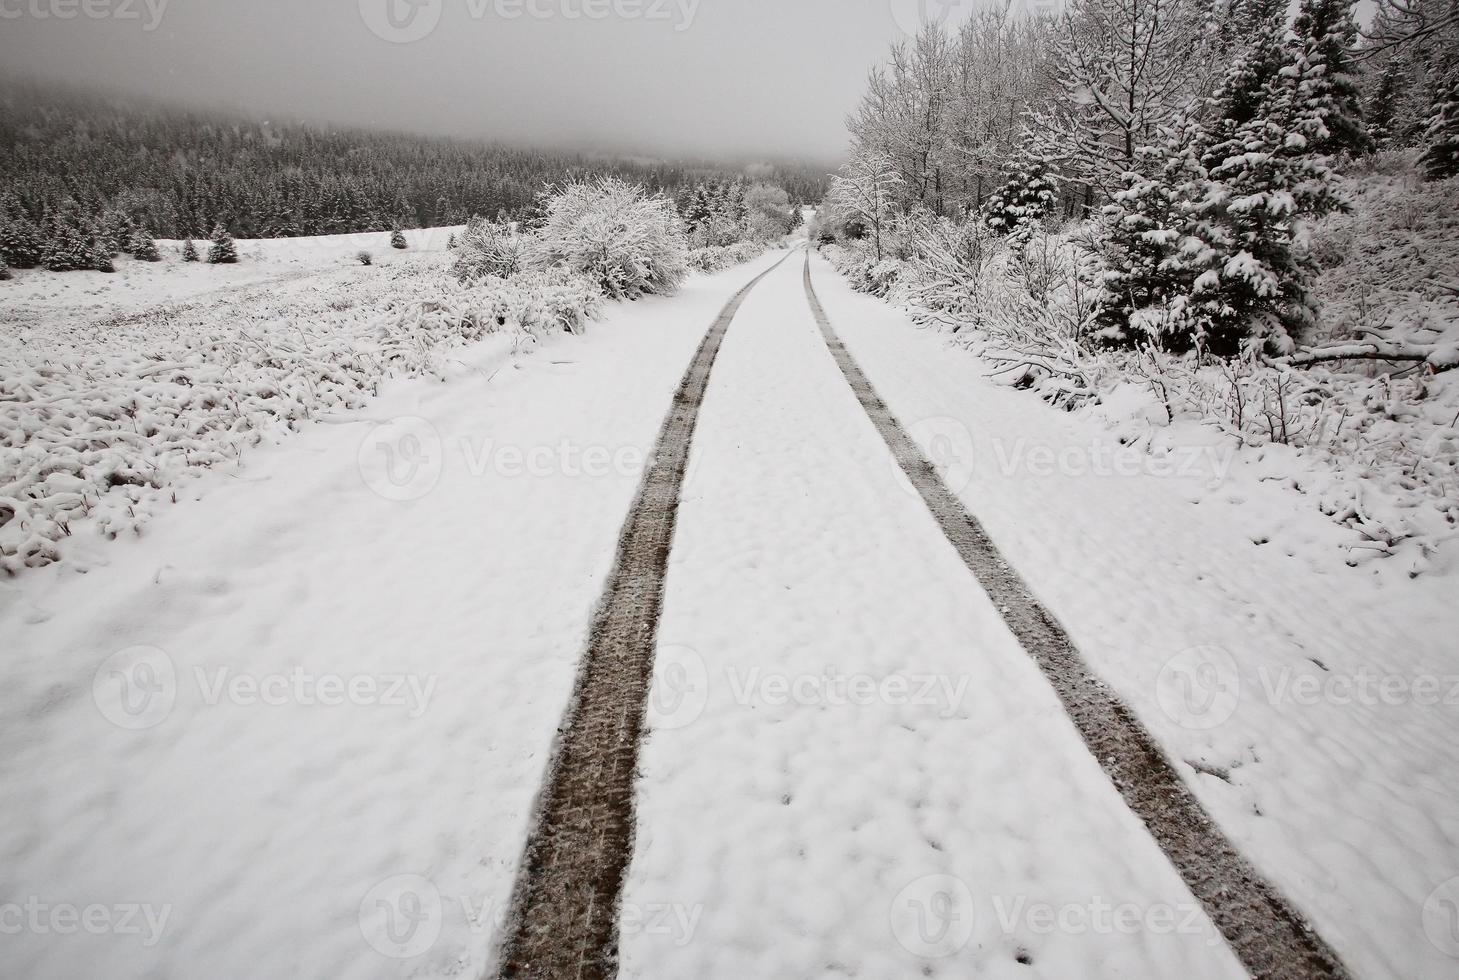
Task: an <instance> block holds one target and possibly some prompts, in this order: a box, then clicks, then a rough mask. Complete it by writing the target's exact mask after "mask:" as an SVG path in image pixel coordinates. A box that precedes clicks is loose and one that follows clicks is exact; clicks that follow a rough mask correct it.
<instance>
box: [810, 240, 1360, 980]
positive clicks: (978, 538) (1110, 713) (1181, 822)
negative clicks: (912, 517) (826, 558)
mask: <svg viewBox="0 0 1459 980" xmlns="http://www.w3.org/2000/svg"><path fill="white" fill-rule="evenodd" d="M804 278H805V293H806V299H807V300H808V301H809V302H810V306H811V312H812V313H813V314H814V315H815V319H816V323H817V324H818V325H819V326H820V328H821V335H822V336H823V337H824V338H825V341H826V346H827V347H828V348H829V349H830V351H831V355H832V357H834V358H835V360H836V364H837V366H838V367H840V369H841V373H842V374H843V375H844V376H845V378H846V381H847V382H848V383H849V384H850V385H851V390H852V391H853V392H854V393H855V395H856V398H857V400H858V401H859V402H860V403H861V407H862V408H863V409H864V410H865V411H866V414H867V416H868V417H869V418H870V419H871V422H872V424H873V425H875V426H876V429H877V431H878V432H880V433H881V436H882V439H883V440H885V442H886V444H887V446H888V447H889V448H890V449H891V451H892V454H893V456H894V457H895V458H896V460H897V463H898V465H899V466H900V467H901V468H902V471H903V472H904V473H906V475H907V478H908V479H909V480H910V481H911V483H912V485H913V486H914V487H916V488H917V492H918V493H919V494H920V495H921V496H922V499H923V500H924V501H925V502H926V504H927V506H928V508H929V509H930V510H931V511H932V516H933V518H934V519H936V521H937V523H938V526H939V527H941V528H942V531H943V533H944V534H945V535H946V536H947V539H948V541H949V542H950V543H951V544H952V546H953V547H954V548H955V549H956V550H957V553H958V555H959V556H960V557H961V558H962V560H963V563H964V564H965V565H966V566H967V568H968V570H969V571H970V572H972V573H973V575H974V576H975V577H976V578H977V580H978V582H979V583H980V584H981V585H982V587H983V589H984V590H985V591H986V592H987V593H988V596H989V598H990V599H992V601H993V605H995V606H996V607H998V610H999V612H1000V613H1001V614H1002V616H1003V619H1004V621H1005V622H1006V623H1007V624H1008V627H1009V629H1010V630H1011V631H1012V633H1013V635H1014V636H1015V637H1017V638H1018V641H1019V643H1020V644H1022V646H1023V648H1024V649H1025V650H1026V651H1028V653H1029V655H1030V656H1031V657H1033V659H1034V661H1035V663H1037V664H1038V666H1039V668H1040V669H1041V670H1042V671H1043V673H1044V676H1045V677H1046V678H1048V680H1049V682H1050V683H1051V684H1052V685H1053V687H1054V690H1055V692H1057V694H1058V695H1059V700H1060V701H1062V702H1063V705H1064V710H1065V711H1066V712H1067V713H1068V715H1069V717H1070V719H1071V720H1072V721H1073V722H1074V725H1075V727H1076V728H1078V730H1079V734H1080V735H1081V736H1082V737H1083V739H1084V742H1085V744H1086V745H1087V746H1088V748H1089V751H1090V752H1091V753H1093V755H1094V757H1095V759H1096V760H1097V761H1098V762H1099V765H1100V767H1101V768H1102V769H1104V771H1105V774H1106V775H1107V776H1109V778H1110V781H1111V782H1113V783H1114V785H1115V787H1116V788H1117V789H1118V790H1119V791H1120V795H1121V796H1122V797H1124V800H1125V803H1126V805H1128V806H1129V807H1130V809H1131V810H1133V811H1134V812H1135V815H1136V816H1138V817H1139V818H1140V820H1141V821H1143V822H1144V824H1145V826H1146V828H1147V829H1148V830H1149V831H1150V833H1151V835H1152V836H1153V837H1154V838H1155V841H1156V842H1157V843H1158V844H1159V845H1160V848H1161V850H1163V851H1164V852H1165V854H1166V856H1167V857H1168V858H1169V859H1170V861H1171V863H1172V864H1174V865H1175V868H1176V870H1177V871H1178V872H1179V873H1180V876H1181V878H1183V879H1184V880H1185V883H1186V885H1187V887H1189V888H1190V890H1191V892H1192V893H1193V894H1194V895H1195V896H1196V898H1197V899H1198V900H1199V901H1200V903H1201V904H1202V905H1203V906H1204V907H1205V909H1206V913H1207V914H1208V915H1209V916H1210V917H1211V920H1212V921H1213V922H1214V923H1215V925H1216V927H1217V928H1218V929H1220V930H1221V933H1222V935H1223V936H1225V937H1226V942H1227V943H1228V944H1229V945H1230V946H1231V949H1232V950H1233V951H1234V952H1235V953H1236V956H1237V957H1238V958H1239V959H1240V960H1241V962H1242V964H1243V965H1244V966H1245V967H1246V968H1247V970H1249V971H1250V972H1251V974H1252V975H1253V976H1256V977H1264V978H1266V977H1270V978H1282V980H1288V978H1290V980H1297V978H1311V977H1333V978H1339V977H1341V978H1346V977H1348V976H1349V974H1348V972H1347V970H1346V968H1345V967H1344V966H1343V965H1342V962H1341V961H1340V960H1339V959H1338V958H1337V955H1336V954H1335V953H1334V952H1333V951H1332V949H1331V948H1330V947H1329V946H1328V945H1327V943H1326V942H1325V941H1324V940H1323V939H1322V937H1321V936H1319V935H1318V934H1317V933H1316V932H1315V931H1314V930H1313V929H1312V928H1311V927H1310V926H1309V925H1308V924H1307V922H1306V921H1305V920H1304V919H1303V918H1302V917H1301V916H1300V915H1299V914H1298V913H1297V912H1296V910H1295V909H1293V908H1292V907H1291V905H1289V904H1288V903H1287V901H1286V899H1285V898H1284V897H1283V896H1282V894H1281V893H1280V892H1279V891H1278V890H1277V889H1276V887H1275V886H1274V885H1272V884H1271V883H1270V882H1268V881H1267V880H1266V879H1265V878H1263V877H1262V876H1261V873H1260V872H1258V871H1257V870H1256V868H1255V867H1253V866H1252V865H1251V863H1250V862H1249V861H1247V860H1246V858H1245V857H1244V856H1243V855H1242V854H1241V853H1240V852H1239V851H1238V850H1237V849H1236V848H1235V846H1233V845H1232V843H1231V842H1230V841H1229V840H1228V839H1227V838H1226V836H1225V835H1224V834H1223V833H1222V832H1221V830H1220V829H1219V828H1218V827H1217V826H1216V825H1215V822H1214V821H1213V820H1212V819H1211V818H1210V816H1209V815H1208V814H1207V813H1206V812H1205V810H1204V809H1202V808H1201V805H1200V803H1199V802H1197V801H1196V799H1195V797H1194V796H1192V795H1191V793H1190V791H1189V790H1188V789H1187V788H1186V786H1185V783H1184V782H1182V780H1181V778H1180V776H1179V774H1178V773H1177V772H1176V770H1175V769H1174V767H1173V766H1171V764H1170V761H1169V760H1168V759H1166V757H1165V755H1164V753H1163V752H1162V751H1161V750H1160V747H1159V745H1158V744H1157V743H1156V741H1155V739H1154V738H1153V737H1152V736H1151V735H1150V733H1149V732H1148V731H1146V730H1145V728H1144V726H1143V725H1141V724H1140V722H1139V721H1138V720H1137V719H1136V717H1135V715H1134V714H1133V713H1132V712H1131V711H1130V710H1129V708H1127V707H1126V706H1125V704H1124V703H1123V702H1121V701H1120V699H1119V698H1118V697H1117V696H1116V695H1115V694H1114V693H1113V692H1112V691H1110V690H1109V688H1107V687H1105V686H1104V684H1102V683H1101V682H1100V681H1099V680H1098V679H1097V678H1096V677H1095V676H1094V674H1093V673H1092V672H1091V671H1090V669H1089V667H1088V665H1087V664H1086V663H1085V662H1084V660H1083V658H1082V657H1081V656H1080V655H1079V651H1078V650H1076V649H1075V647H1074V644H1073V642H1072V641H1071V640H1070V639H1069V636H1068V634H1067V633H1065V632H1064V629H1063V627H1062V626H1060V625H1059V623H1058V621H1057V620H1056V619H1054V617H1053V616H1052V615H1050V613H1049V612H1048V610H1046V609H1045V608H1044V607H1043V606H1042V605H1041V604H1040V603H1039V601H1038V600H1037V599H1035V598H1034V596H1033V593H1032V592H1031V590H1030V589H1029V587H1028V585H1027V584H1026V583H1025V582H1024V581H1023V579H1022V578H1021V577H1020V576H1019V574H1018V573H1017V572H1016V571H1014V569H1013V568H1012V566H1011V565H1010V564H1009V563H1008V562H1007V561H1006V560H1005V559H1004V558H1003V556H1002V555H1001V554H1000V553H999V552H998V549H997V547H996V546H995V545H994V544H993V541H992V539H991V538H989V537H988V534H987V532H986V531H984V529H983V526H982V525H981V524H980V523H978V520H977V518H975V517H973V516H972V514H970V513H969V512H968V511H967V509H966V508H964V507H963V505H962V502H961V501H960V500H959V499H958V498H957V496H956V495H954V494H953V493H952V492H951V491H950V490H948V489H947V487H946V486H945V485H944V484H943V483H942V480H941V478H940V477H939V476H938V475H937V471H936V470H935V469H934V468H933V467H932V465H931V464H930V463H929V462H928V461H927V460H926V458H925V457H924V456H923V455H922V452H921V450H920V449H919V448H918V446H917V444H916V443H915V442H914V441H913V440H912V438H911V437H910V436H908V435H907V433H906V431H905V430H904V429H903V428H902V427H901V425H900V424H899V423H898V422H897V420H896V418H895V417H894V416H893V415H892V413H891V411H890V410H889V409H888V408H887V406H886V403H885V402H883V401H882V400H881V397H880V396H879V395H877V393H876V389H875V388H873V387H872V385H871V382H870V381H869V380H868V379H867V377H866V375H865V374H863V373H862V371H861V368H860V367H859V366H858V365H857V364H856V361H855V360H854V359H853V358H852V357H851V354H850V352H849V351H847V349H846V347H845V345H843V344H842V343H841V340H840V338H838V337H837V336H836V332H835V330H834V329H833V328H832V326H831V322H830V319H829V318H828V317H827V316H826V311H825V309H824V308H823V307H822V306H821V303H820V300H819V298H818V297H817V296H816V291H815V286H814V285H813V284H812V282H811V265H810V250H809V248H807V250H806V260H805V277H804Z"/></svg>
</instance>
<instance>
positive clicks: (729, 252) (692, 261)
mask: <svg viewBox="0 0 1459 980" xmlns="http://www.w3.org/2000/svg"><path fill="white" fill-rule="evenodd" d="M764 254H765V245H764V244H763V243H761V242H737V243H736V244H734V245H710V246H707V247H705V248H692V249H690V250H689V267H690V268H691V269H694V270H695V271H698V272H718V271H720V270H721V269H728V268H730V267H731V266H736V265H743V264H744V263H746V262H749V261H750V260H751V259H755V258H758V257H759V256H761V255H764Z"/></svg>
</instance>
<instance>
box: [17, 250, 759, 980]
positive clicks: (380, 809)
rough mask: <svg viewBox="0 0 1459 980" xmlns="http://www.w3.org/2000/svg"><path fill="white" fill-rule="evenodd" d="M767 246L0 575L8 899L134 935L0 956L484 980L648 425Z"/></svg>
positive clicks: (421, 382) (172, 968)
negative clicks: (82, 552) (60, 553)
mask: <svg viewBox="0 0 1459 980" xmlns="http://www.w3.org/2000/svg"><path fill="white" fill-rule="evenodd" d="M778 257H779V256H778V254H777V255H772V256H767V257H765V258H764V259H761V260H758V261H757V262H756V263H754V264H752V265H750V266H748V267H744V268H739V269H734V270H730V271H727V272H725V273H722V274H720V275H717V276H704V277H698V276H696V277H694V278H692V279H690V280H689V281H688V282H687V283H686V285H685V286H684V288H683V289H682V291H681V293H680V294H679V295H678V296H676V297H674V298H673V299H664V298H659V297H645V298H644V299H642V300H640V301H639V302H637V303H634V304H609V305H607V307H606V308H605V311H604V313H603V317H602V320H601V322H600V323H598V324H595V325H594V328H593V329H590V330H589V331H587V333H585V334H584V335H583V336H581V337H574V336H569V335H565V334H561V333H554V334H553V335H551V336H549V337H547V338H545V339H544V340H543V341H542V345H543V346H542V350H540V351H539V352H538V353H537V354H536V355H535V356H532V357H527V358H521V359H517V360H514V361H511V362H510V363H507V364H505V365H503V364H502V359H501V357H500V344H501V343H504V342H507V341H509V340H510V339H511V338H509V337H502V338H500V339H499V338H498V337H497V336H495V335H488V336H486V337H485V338H483V339H482V340H479V341H474V342H467V341H464V340H463V341H460V342H457V341H455V340H453V341H452V342H451V344H450V345H449V346H447V347H445V348H441V349H438V350H437V351H436V353H435V359H436V360H435V363H437V364H438V365H444V369H443V373H444V375H445V380H444V381H438V380H435V379H433V378H428V377H418V378H409V379H399V380H393V381H387V382H385V383H383V384H382V385H381V386H380V393H379V395H378V397H375V398H374V399H372V400H371V401H369V402H368V404H367V405H366V406H365V408H364V409H363V410H362V411H357V412H349V413H334V414H332V415H331V417H330V418H329V420H328V421H329V423H330V424H316V425H308V426H304V427H302V430H301V431H299V432H298V433H297V434H294V435H292V436H290V437H289V438H288V439H286V440H282V441H280V442H278V443H277V444H275V445H264V446H261V447H260V448H258V449H257V450H253V451H250V452H249V453H248V454H247V458H246V465H245V466H243V467H242V468H238V469H234V468H232V467H230V468H228V470H227V471H226V472H218V471H217V470H216V469H215V470H214V471H207V470H204V471H203V472H202V475H201V476H200V477H199V478H198V479H196V480H194V481H192V482H190V483H189V484H188V493H187V494H186V496H185V497H184V496H183V495H181V494H180V495H179V499H180V500H181V501H182V502H181V503H180V504H179V505H178V506H176V507H175V508H172V509H171V511H170V512H169V513H168V514H167V517H166V519H165V520H157V521H154V522H153V524H152V525H151V526H150V527H149V528H148V531H147V533H146V534H144V535H141V536H133V535H130V534H128V535H124V536H122V537H121V538H119V539H118V540H117V541H114V542H110V543H108V544H107V545H106V547H105V550H104V555H102V556H99V557H98V559H97V560H96V561H95V562H94V566H93V569H92V571H91V572H90V573H89V574H86V575H76V574H71V573H70V568H69V565H70V563H69V562H67V563H64V564H62V565H59V566H53V567H50V568H43V569H39V570H33V571H28V572H27V573H26V574H24V575H22V576H20V577H18V578H16V579H13V580H9V581H0V635H4V637H5V654H6V661H7V662H6V669H7V676H8V677H9V678H10V679H11V682H10V683H9V684H7V685H6V686H5V688H4V690H3V691H0V746H4V756H5V759H6V764H5V766H4V774H3V777H0V782H3V792H0V800H3V803H0V811H3V813H0V828H3V829H0V865H3V866H4V868H5V869H6V883H7V888H6V895H5V897H6V899H7V900H14V901H17V902H22V903H24V902H26V901H27V899H28V897H33V898H34V904H37V905H41V906H44V908H43V909H42V910H41V911H40V912H39V913H37V914H39V915H41V916H42V921H47V922H48V921H50V919H49V914H50V910H55V909H65V908H68V907H76V908H86V907H88V906H92V905H100V906H102V907H104V908H105V909H106V910H109V911H110V912H112V913H115V914H116V915H118V916H119V915H121V914H123V913H124V912H126V910H127V909H137V908H140V909H143V910H145V911H150V912H151V913H153V921H154V922H155V921H162V926H161V928H160V930H158V931H157V932H156V933H155V934H154V933H153V932H152V931H150V930H148V929H147V928H146V923H147V919H146V917H145V916H141V915H138V916H137V917H136V918H135V920H129V921H133V922H134V923H135V924H138V925H141V926H143V929H142V930H141V931H140V932H123V931H119V930H110V931H104V932H102V933H94V932H90V931H87V930H77V931H76V932H75V933H68V934H64V935H61V934H57V933H56V932H54V931H51V930H46V929H41V930H27V931H26V932H25V933H23V934H21V935H16V936H6V937H5V962H6V965H7V968H9V969H10V970H12V971H13V972H14V973H15V974H16V975H23V976H27V977H36V978H66V977H77V976H94V975H100V974H105V975H107V976H111V977H117V978H130V977H144V976H149V977H150V976H162V975H166V976H221V975H229V974H230V973H237V972H238V964H240V963H244V964H247V968H246V971H245V972H247V973H249V974H250V975H256V976H269V977H281V976H310V977H314V976H328V977H339V978H342V980H343V978H375V977H383V976H401V977H405V976H415V977H421V976H482V975H485V974H486V973H487V972H488V971H489V969H490V966H491V964H490V962H489V957H490V954H491V951H492V950H494V949H495V948H496V945H497V942H498V939H499V936H498V934H497V931H496V930H497V928H498V924H499V920H500V918H501V916H502V915H503V914H504V911H505V903H506V901H507V898H508V895H509V893H510V888H511V884H512V880H513V877H514V875H515V872H516V865H517V861H518V859H519V857H520V855H521V853H522V846H523V841H524V838H525V835H526V832H527V830H528V824H529V820H530V818H531V810H532V806H533V801H534V796H535V794H536V792H537V790H538V787H539V786H540V785H541V783H542V778H543V768H544V766H545V765H546V764H547V760H548V757H549V753H550V748H551V744H552V739H553V737H554V734H555V732H556V729H557V726H558V724H559V723H560V722H561V720H562V712H563V710H564V707H565V705H566V704H567V701H568V697H569V694H570V690H571V686H572V683H573V679H574V676H575V672H576V668H577V663H578V659H579V656H580V654H581V651H582V648H583V644H584V634H585V631H586V629H587V625H588V617H589V615H590V614H591V611H592V609H593V606H594V603H595V601H596V600H597V598H598V596H599V593H600V591H601V589H602V584H603V579H604V576H605V575H606V572H607V570H608V568H609V567H610V566H611V564H612V561H613V556H614V551H615V546H616V541H617V535H618V532H619V530H620V527H621V524H622V520H623V515H624V513H625V512H626V510H627V508H628V506H629V503H630V501H631V500H632V497H633V494H634V492H635V490H636V489H637V486H638V483H639V480H640V477H641V474H642V469H643V467H644V465H645V464H646V462H647V459H648V457H649V455H650V453H651V451H652V447H653V443H654V439H655V438H656V436H657V433H658V430H659V427H660V425H661V423H662V421H663V417H664V413H665V411H666V409H667V407H668V406H669V404H670V402H671V400H672V395H673V391H674V390H675V387H676V386H677V384H678V383H679V380H680V377H681V375H682V372H683V371H684V368H685V366H686V365H687V363H688V362H689V359H690V358H691V357H692V355H693V352H694V350H695V348H696V346H697V344H698V343H699V340H700V338H701V337H702V336H703V332H704V329H705V328H706V327H707V325H708V324H709V323H710V322H711V321H712V320H713V318H714V316H715V314H716V313H717V312H718V310H719V309H720V307H721V306H722V305H723V303H724V302H725V300H726V299H727V298H728V297H729V295H730V294H731V293H732V292H733V291H734V290H735V289H737V288H738V287H739V286H741V285H743V283H744V281H745V280H747V279H748V278H750V277H751V276H752V275H753V274H754V273H755V272H758V271H760V270H761V269H762V268H764V267H765V266H766V265H768V264H769V263H771V262H773V261H774V260H775V259H776V258H778ZM325 295H326V296H339V295H340V293H339V291H338V289H337V284H336V285H333V286H330V287H329V288H328V292H327V293H326V294H325ZM412 295H413V294H412ZM320 301H321V302H322V303H326V304H327V299H326V298H325V296H322V297H321V298H320ZM220 315H221V311H220ZM271 336H274V335H271ZM286 336H287V333H286V332H280V333H279V334H277V338H278V340H279V343H280V344H282V343H283V338H285V337H286ZM406 346H408V345H406ZM425 353H428V352H422V355H421V356H425ZM497 368H500V370H497ZM344 391H345V392H346V393H349V394H350V397H355V394H354V393H353V392H351V391H350V390H349V389H344ZM270 400H272V399H265V401H270ZM193 498H197V499H193Z"/></svg>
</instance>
